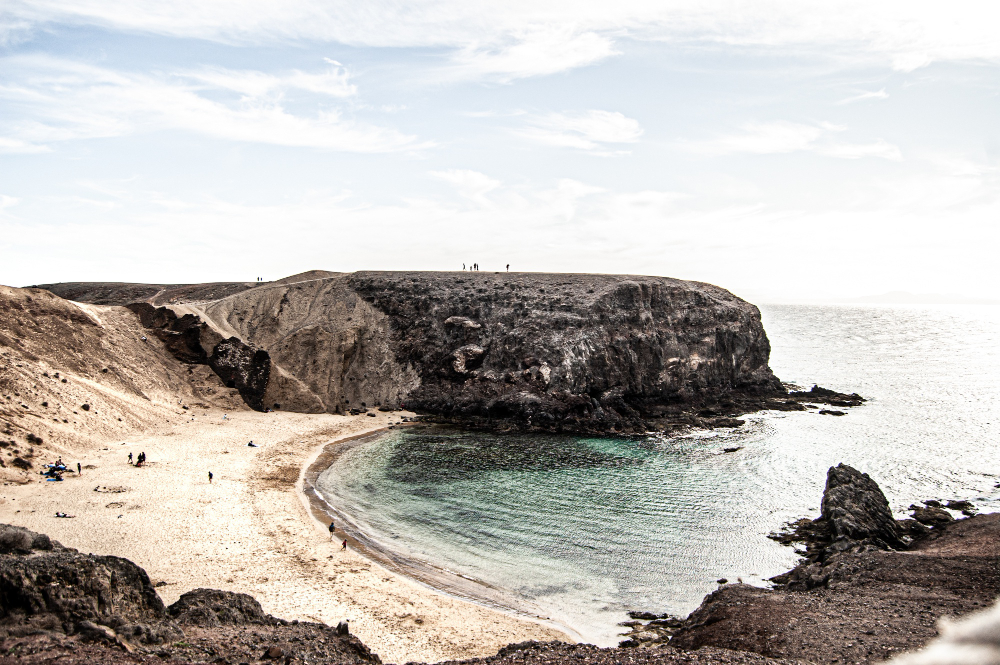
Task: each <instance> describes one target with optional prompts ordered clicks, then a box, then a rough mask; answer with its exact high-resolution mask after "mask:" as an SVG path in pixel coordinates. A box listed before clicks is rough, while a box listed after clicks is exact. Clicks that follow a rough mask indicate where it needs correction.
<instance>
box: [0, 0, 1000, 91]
mask: <svg viewBox="0 0 1000 665" xmlns="http://www.w3.org/2000/svg"><path fill="white" fill-rule="evenodd" d="M998 22H1000V6H998V5H997V4H996V3H989V2H981V1H976V0H953V1H952V2H948V3H943V2H937V3H934V2H913V1H912V0H882V1H881V2H877V3H872V2H870V1H869V0H832V1H831V2H825V3H810V4H808V5H803V4H802V3H799V2H794V1H792V0H762V1H754V2H751V1H749V0H704V1H703V2H691V1H690V0H661V1H659V2H649V1H648V0H616V1H615V2H607V1H604V0H550V1H549V2H538V1H537V0H506V1H504V2H498V1H496V0H411V1H410V2H406V3H398V2H391V1H390V0H371V1H369V2H364V3H357V2H354V3H350V2H328V1H326V0H286V1H285V2H281V3H275V2H273V1H271V0H172V1H171V2H166V3H165V2H162V1H161V0H6V1H5V2H4V3H3V8H2V9H0V36H2V35H4V34H20V33H22V32H23V31H24V30H25V29H26V26H44V25H48V24H85V25H97V26H101V27H103V28H108V29H112V30H121V31H127V32H137V31H138V32H149V33H155V34H161V35H168V36H172V37H181V38H196V39H208V40H215V41H221V42H228V43H241V44H246V43H252V44H260V43H287V42H289V41H294V40H308V41H321V42H322V41H325V42H340V43H344V44H350V45H358V46H393V47H413V46H416V47H444V48H450V49H455V58H456V63H457V64H458V65H460V66H461V67H464V69H465V72H466V73H468V74H470V75H475V74H479V75H483V76H487V77H490V78H499V79H501V80H510V79H513V78H518V77H521V76H536V75H541V74H546V73H551V72H554V71H563V70H565V69H568V68H572V67H579V66H581V65H586V64H590V63H592V62H596V61H597V60H600V59H601V58H605V57H607V56H609V55H611V54H612V53H613V52H614V50H615V49H614V40H616V39H619V38H621V37H629V38H634V39H646V40H664V41H671V42H675V43H681V44H684V45H687V46H699V45H708V46H714V45H718V44H726V45H741V46H751V47H760V48H766V49H784V48H788V47H794V48H796V49H797V50H802V49H809V50H812V51H813V52H816V53H821V54H831V55H839V56H841V57H844V58H849V59H851V60H854V61H856V60H857V59H859V58H862V59H868V60H871V59H875V60H878V61H880V62H881V63H884V64H886V65H888V66H891V67H893V68H895V69H898V70H902V71H910V70H912V69H915V68H917V67H921V66H924V65H926V64H928V63H930V62H933V61H937V60H967V61H968V60H991V61H997V60H1000V40H997V39H996V36H995V26H996V25H997V24H998ZM567 26H570V27H567Z"/></svg>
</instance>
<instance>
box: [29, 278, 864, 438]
mask: <svg viewBox="0 0 1000 665" xmlns="http://www.w3.org/2000/svg"><path fill="white" fill-rule="evenodd" d="M114 286H115V285H109V284H103V283H102V284H93V285H91V286H90V287H89V288H88V286H87V285H86V284H80V283H74V284H72V285H60V284H53V285H45V286H44V287H43V288H46V289H48V290H50V291H52V292H53V293H55V294H57V295H62V294H64V293H65V295H67V296H71V297H74V298H76V299H78V300H81V301H84V302H87V301H89V299H91V298H93V299H100V301H101V302H104V303H109V304H122V305H125V304H128V305H131V306H132V308H133V309H136V306H135V304H134V298H135V296H136V295H137V294H142V295H144V296H145V295H148V297H145V298H140V301H141V302H147V303H149V305H148V306H153V305H160V306H161V307H162V308H164V309H169V310H170V311H171V312H173V313H175V314H176V316H177V317H181V318H184V317H185V315H191V317H197V322H198V325H201V326H202V327H203V328H204V329H205V330H210V331H211V335H209V336H210V337H211V339H212V343H215V341H216V340H222V339H228V340H230V343H231V344H236V343H237V342H238V343H240V344H244V345H246V348H245V349H242V347H241V349H242V350H241V353H242V354H243V356H245V357H246V358H254V360H253V362H254V363H256V364H255V365H254V368H253V371H252V372H251V371H250V370H249V369H245V370H241V371H243V372H244V374H248V373H249V374H253V376H255V377H258V379H257V384H256V385H257V387H256V388H255V390H254V392H253V396H252V399H247V403H248V404H250V405H251V406H252V407H253V408H274V409H279V408H280V409H287V410H292V411H300V412H307V413H313V412H330V413H343V412H346V411H351V410H357V409H370V408H376V407H380V408H385V409H395V408H400V407H404V406H405V408H407V409H411V410H415V411H417V412H420V413H423V414H428V415H430V416H433V417H434V418H435V419H438V420H445V421H458V422H461V423H462V424H464V425H472V426H477V425H480V426H484V427H490V428H494V429H527V430H545V431H565V432H595V433H620V434H625V433H641V432H645V431H648V430H651V429H657V430H663V429H670V428H672V427H676V426H686V425H705V426H718V425H734V424H739V421H735V422H734V420H733V419H734V417H735V416H738V415H740V414H742V413H747V412H749V411H754V410H758V409H760V408H765V407H767V408H786V409H793V408H794V409H801V408H804V407H802V405H801V404H800V403H799V402H800V401H802V399H800V398H797V397H795V395H794V394H793V395H789V394H788V393H787V391H786V390H785V389H784V388H783V387H782V385H781V383H780V382H779V380H778V379H777V378H776V377H775V376H774V374H773V373H772V372H771V370H770V368H769V367H768V357H769V355H770V344H769V342H768V339H767V335H766V334H765V332H764V328H763V325H762V324H761V319H760V312H759V310H758V309H757V308H756V307H755V306H754V305H752V304H750V303H748V302H746V301H744V300H742V299H740V298H738V297H736V296H734V295H733V294H732V293H730V292H728V291H726V290H724V289H721V288H719V287H717V286H712V285H711V284H704V283H700V282H689V281H683V280H677V279H670V278H666V277H648V276H635V275H576V274H535V273H480V272H357V273H351V274H338V273H327V272H322V271H312V272H310V273H303V274H302V275H300V276H293V277H288V278H285V279H282V280H279V281H278V282H268V283H262V284H260V285H257V286H253V287H252V288H245V285H242V284H233V285H225V284H212V285H187V286H184V287H160V286H159V285H157V286H155V287H149V288H145V287H143V285H134V284H132V285H124V286H122V287H121V288H120V289H119V290H118V291H115V288H114ZM209 287H211V288H209ZM116 293H117V294H119V295H117V296H116ZM214 294H224V295H222V297H218V298H214V299H213V298H211V296H213V295H214ZM199 298H200V299H199ZM137 311H138V310H137ZM144 315H145V319H147V320H153V319H155V318H156V317H155V316H154V312H152V311H148V312H145V314H144ZM160 318H162V317H160ZM171 334H172V333H171ZM199 334H201V333H199ZM200 339H201V340H202V341H201V342H200V344H201V346H203V347H205V348H206V349H209V348H210V345H208V346H206V343H205V334H201V338H200ZM258 351H264V352H266V356H267V358H266V360H267V362H268V363H269V365H268V366H267V367H260V365H262V363H264V356H261V355H259V354H257V352H258ZM255 354H257V355H255ZM210 355H211V354H210ZM247 362H249V361H247ZM236 364H237V365H238V364H239V363H238V362H237V363H236ZM264 376H266V379H260V378H259V377H264ZM243 392H245V391H243V390H241V393H243ZM831 395H832V397H831ZM244 397H245V398H246V397H247V395H244ZM855 398H856V396H846V395H839V394H836V393H830V395H821V394H819V393H810V394H809V395H808V401H819V402H826V403H834V402H837V401H838V400H839V404H840V405H841V406H845V405H847V406H850V405H854V404H857V403H860V401H861V400H860V398H856V399H855ZM831 400H833V401H831ZM845 400H846V401H845ZM851 400H854V401H851Z"/></svg>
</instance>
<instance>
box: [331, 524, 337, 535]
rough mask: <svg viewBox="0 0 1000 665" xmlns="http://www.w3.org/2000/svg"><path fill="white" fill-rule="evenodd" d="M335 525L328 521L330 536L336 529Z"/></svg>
mask: <svg viewBox="0 0 1000 665" xmlns="http://www.w3.org/2000/svg"><path fill="white" fill-rule="evenodd" d="M336 529H337V527H336V525H335V524H334V523H333V522H330V537H331V538H333V537H334V536H333V532H334V531H336Z"/></svg>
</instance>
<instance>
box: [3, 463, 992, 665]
mask: <svg viewBox="0 0 1000 665" xmlns="http://www.w3.org/2000/svg"><path fill="white" fill-rule="evenodd" d="M925 504H926V507H928V508H935V509H939V510H941V511H942V513H937V512H936V511H930V512H927V511H925V510H923V508H922V507H920V506H913V507H912V508H913V512H914V516H915V518H916V519H913V520H899V521H897V520H893V519H892V516H891V513H890V512H889V507H888V502H887V501H886V500H885V496H884V495H883V494H882V492H881V490H880V489H879V487H878V485H877V484H876V483H875V482H874V481H873V480H872V479H871V478H869V477H868V476H867V475H865V474H862V473H859V472H858V471H856V470H855V469H853V468H851V467H848V466H845V465H840V466H838V467H833V468H831V469H830V471H829V474H828V478H827V488H826V491H825V493H824V497H823V508H822V516H821V517H820V518H818V519H816V520H812V521H809V520H803V521H801V522H799V523H797V524H795V525H793V527H794V528H793V529H792V530H790V531H788V532H785V533H783V534H775V536H774V537H775V538H777V539H782V540H784V541H785V542H803V543H804V544H805V546H806V549H805V557H804V560H803V562H802V563H801V564H800V565H799V566H797V567H796V568H795V569H793V570H791V571H789V572H788V573H785V574H783V575H780V576H778V577H777V578H775V582H776V583H777V586H776V587H775V588H774V589H773V590H765V589H760V588H756V587H751V586H747V585H744V584H739V583H737V584H726V585H724V586H722V587H721V588H720V589H719V590H717V591H715V592H714V593H712V594H710V595H709V596H707V597H706V598H705V600H704V602H703V603H702V605H701V606H700V607H699V608H698V609H697V610H696V611H694V612H693V613H692V614H691V615H690V616H689V617H687V618H686V619H671V618H667V617H656V616H655V615H652V614H648V613H642V612H636V613H633V615H634V616H635V617H636V618H638V619H643V620H644V621H635V622H632V623H633V625H634V631H633V633H632V635H631V636H630V637H629V639H628V640H626V641H625V642H624V643H623V644H624V645H627V646H622V647H618V648H611V649H599V648H596V647H593V646H591V645H573V644H565V643H558V642H551V643H534V642H526V643H522V644H514V645H510V646H508V647H505V648H504V649H502V650H501V651H500V652H499V653H498V654H497V655H496V656H492V657H489V658H477V659H471V660H467V661H461V662H462V663H466V664H468V665H562V664H570V663H572V664H579V663H587V664H592V665H625V664H626V663H628V664H631V665H646V664H647V663H648V664H653V663H671V664H673V663H676V664H677V665H694V664H695V663H700V664H702V665H765V664H777V663H793V662H800V663H801V662H811V663H845V664H846V663H872V662H877V661H882V660H885V659H887V658H889V657H891V656H894V655H896V654H899V653H901V652H903V651H910V650H913V649H917V648H919V647H922V646H923V645H924V644H926V643H927V642H928V641H929V640H931V639H932V638H934V637H935V635H936V634H937V625H936V622H937V620H938V619H939V618H940V617H942V616H961V615H964V614H968V613H971V612H974V611H976V610H980V609H983V608H985V607H986V606H988V605H990V604H991V603H992V602H993V600H994V598H995V597H996V595H997V592H998V590H1000V537H998V536H1000V515H978V516H973V517H968V518H965V519H958V520H956V519H954V518H953V517H952V516H951V513H950V512H948V510H949V509H948V508H945V507H942V506H940V504H938V502H935V501H928V502H925ZM935 504H937V505H935ZM950 510H966V511H969V512H972V508H971V506H969V504H968V503H967V502H951V504H950ZM945 515H946V516H947V518H945V517H944V516H945ZM921 519H922V520H923V522H921V521H920V520H921ZM998 618H1000V617H998ZM990 630H994V632H990V633H988V634H986V633H984V635H986V638H989V639H992V638H990V637H989V636H990V635H994V634H995V629H993V628H991V629H990ZM980 632H981V631H980ZM56 659H58V662H59V663H106V664H109V665H110V664H119V663H154V662H163V661H165V660H174V661H177V662H192V663H257V662H281V663H286V664H291V663H316V664H321V663H336V664H341V663H351V664H354V663H378V662H380V661H379V659H378V656H377V655H374V654H372V653H371V652H370V651H369V650H368V649H367V648H366V647H365V646H364V644H362V643H361V642H360V641H359V640H357V639H356V638H354V637H353V636H351V635H350V634H349V630H348V629H347V626H346V625H342V626H339V627H338V628H330V627H328V626H324V625H321V624H313V623H297V622H288V621H283V620H281V619H277V618H275V617H272V616H269V615H266V614H265V613H264V612H263V611H262V610H261V608H260V605H259V604H258V603H257V602H256V601H255V600H254V599H253V598H251V597H250V596H247V595H245V594H235V593H231V592H225V591H216V590H209V589H198V590H195V591H192V592H189V593H187V594H185V595H184V596H182V597H181V598H180V599H179V600H178V601H177V602H176V603H174V604H173V605H171V606H169V607H164V605H163V603H162V601H160V599H159V596H158V595H157V594H156V591H155V589H154V588H153V587H152V586H151V585H150V582H149V578H148V577H147V576H146V573H145V572H144V571H143V570H142V569H141V568H139V567H138V566H136V565H135V564H133V563H131V562H130V561H127V560H125V559H120V558H117V557H109V556H94V555H83V554H80V553H78V552H76V551H75V550H72V549H67V548H64V547H62V546H61V545H60V544H59V543H56V542H54V541H51V540H50V539H49V538H48V537H47V536H44V535H41V534H36V533H32V532H30V531H27V530H25V529H22V528H20V527H11V526H6V525H0V663H14V662H17V663H42V662H53V661H55V660H56ZM928 662H931V661H928ZM933 662H935V663H937V662H938V661H933ZM947 662H949V663H950V662H954V663H959V662H965V661H961V660H953V659H952V660H947ZM968 662H993V661H968ZM449 665H457V663H456V664H453V663H449Z"/></svg>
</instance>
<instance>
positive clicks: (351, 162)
mask: <svg viewBox="0 0 1000 665" xmlns="http://www.w3.org/2000/svg"><path fill="white" fill-rule="evenodd" d="M997 34H1000V5H998V4H997V3H993V2H962V1H961V0H958V1H955V0H952V1H950V2H947V3H943V2H922V1H919V0H907V1H896V0H883V1H880V2H874V3H873V2H871V1H870V0H865V1H864V2H861V1H858V2H854V1H851V2H838V1H836V0H831V1H827V2H808V1H801V0H800V1H773V0H757V1H755V2H738V1H733V0H726V1H718V0H703V1H698V2H695V1H685V2H677V1H674V0H657V1H645V0H615V1H614V2H611V1H608V0H603V1H600V2H592V1H588V0H572V1H570V0H551V1H548V2H546V1H544V0H543V1H539V0H534V1H532V2H526V1H524V0H503V1H493V2H485V1H481V0H407V2H398V1H389V0H366V1H364V2H362V1H361V0H353V1H350V2H339V1H332V0H323V1H321V0H283V1H282V2H280V3H277V2H273V1H272V0H267V1H265V0H222V1H213V0H174V1H171V0H155V1H154V0H73V1H72V2H69V1H66V0H3V2H0V283H3V284H8V285H13V286H24V285H28V284H39V283H50V282H58V281H135V282H158V283H187V282H203V281H244V280H245V281H253V280H255V279H256V278H257V277H263V278H264V279H267V280H269V279H277V278H280V277H284V276H287V275H290V274H294V273H298V272H302V271H305V270H311V269H323V270H334V271H354V270H460V269H462V264H463V263H464V264H465V265H466V266H468V265H470V264H472V263H478V264H479V266H480V269H481V270H491V271H495V270H504V269H505V267H506V266H507V264H509V265H510V269H511V271H540V272H601V273H629V274H652V275H665V276H670V277H678V278H683V279H693V280H699V281H706V282H711V283H714V284H718V285H720V286H723V287H725V288H728V289H730V290H731V291H733V292H734V293H737V294H738V295H741V296H743V297H747V298H750V299H753V300H757V301H761V302H781V301H786V302H799V301H801V302H806V301H817V300H823V299H836V298H849V297H857V296H866V295H872V294H878V293H883V292H887V291H910V292H916V293H929V294H951V293H954V294H964V295H966V296H969V297H978V298H995V297H997V295H996V294H997V291H998V287H1000V269H998V268H997V264H998V260H997V254H998V250H1000V170H998V169H1000V122H998V120H1000V39H998V38H997V36H996V35H997Z"/></svg>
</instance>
